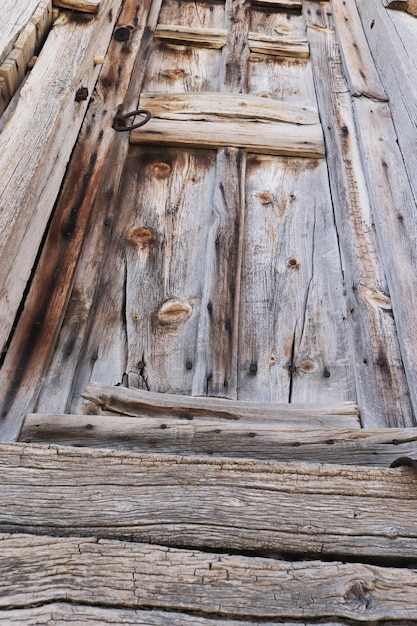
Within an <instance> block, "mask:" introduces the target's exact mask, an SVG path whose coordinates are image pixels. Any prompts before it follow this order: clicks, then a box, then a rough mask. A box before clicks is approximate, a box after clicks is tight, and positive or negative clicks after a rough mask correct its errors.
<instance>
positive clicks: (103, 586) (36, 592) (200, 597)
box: [0, 534, 417, 626]
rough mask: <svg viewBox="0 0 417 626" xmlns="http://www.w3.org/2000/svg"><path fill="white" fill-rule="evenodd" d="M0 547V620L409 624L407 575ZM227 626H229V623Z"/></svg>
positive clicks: (56, 540) (144, 551) (133, 548)
mask: <svg viewBox="0 0 417 626" xmlns="http://www.w3.org/2000/svg"><path fill="white" fill-rule="evenodd" d="M0 541H1V547H2V550H1V557H0V559H1V563H2V566H3V569H4V571H7V573H8V575H7V576H3V577H2V578H1V580H0V590H1V595H0V618H1V617H2V614H3V615H7V613H6V611H7V612H8V613H9V614H10V611H11V610H12V609H14V608H16V609H17V608H18V609H20V611H22V613H21V614H22V615H23V610H26V611H28V610H32V611H33V610H34V609H33V608H32V607H33V605H34V604H35V605H43V606H42V607H39V608H38V609H36V610H37V611H39V612H41V611H42V612H44V611H45V609H46V610H49V611H51V610H54V609H55V611H59V610H60V609H61V607H62V604H61V603H60V604H59V605H58V606H59V607H60V609H58V608H57V606H55V607H54V605H53V604H52V603H55V602H57V601H62V598H65V599H66V601H67V602H68V603H70V604H71V607H74V609H75V610H74V613H72V615H71V621H72V620H75V619H76V616H77V615H80V614H81V615H82V614H83V613H84V615H85V614H87V615H88V614H89V615H90V616H91V614H92V613H91V611H93V610H94V611H95V610H97V616H102V615H103V613H104V608H103V607H105V606H110V607H111V606H117V610H118V611H122V610H124V609H128V610H135V609H142V608H146V609H147V610H148V616H147V619H146V622H142V621H140V620H141V618H142V614H141V613H139V614H138V621H136V620H135V621H134V623H135V624H138V623H139V624H141V623H146V624H147V625H149V626H150V625H152V624H154V625H156V626H158V625H159V624H168V623H169V624H174V625H175V624H180V623H184V624H193V625H194V624H195V625H196V626H200V625H201V626H206V624H207V623H208V622H206V619H205V618H208V617H209V618H211V619H210V622H209V623H212V624H216V625H218V626H223V621H218V620H223V619H226V618H231V619H234V620H236V619H243V620H261V621H262V623H264V622H265V620H267V619H268V620H274V622H273V623H276V622H275V620H279V621H280V623H281V620H282V619H285V620H289V622H290V621H291V620H293V619H296V620H303V622H302V623H303V624H304V625H305V624H306V623H307V624H308V620H314V619H320V618H322V619H326V618H327V619H328V620H332V624H335V621H334V620H337V621H338V620H341V619H349V620H352V621H354V622H355V623H365V622H366V623H368V624H369V623H370V622H371V621H372V622H374V621H376V620H378V621H379V620H383V621H384V623H385V622H386V620H393V621H394V622H396V621H401V620H403V622H402V623H407V624H410V623H411V621H412V622H414V621H415V620H416V619H417V598H416V593H415V589H416V586H417V573H416V571H415V570H412V569H405V568H398V569H394V568H388V567H377V566H372V565H362V564H358V563H341V562H332V563H323V562H321V561H298V562H290V561H281V560H278V559H266V558H260V557H258V558H250V557H247V556H239V555H228V554H216V553H210V554H208V553H205V552H200V551H197V550H176V549H173V548H167V547H162V546H157V545H154V546H151V545H147V544H135V543H131V542H119V541H106V540H102V539H100V540H97V539H95V538H89V539H80V538H75V537H71V538H68V539H65V538H61V537H39V536H30V535H23V534H16V535H3V536H1V537H0ZM45 605H46V607H45ZM79 605H83V606H82V607H81V606H79ZM96 607H97V608H96ZM152 609H156V611H158V612H162V611H167V612H171V611H172V612H174V613H177V617H174V621H171V620H170V615H169V613H168V614H166V613H165V620H164V619H163V617H162V616H161V614H160V613H159V616H158V614H157V613H156V614H154V613H153V610H152ZM61 610H62V609H61ZM107 610H108V611H109V614H111V613H110V612H111V611H115V609H107ZM88 612H89V613H88ZM181 613H182V614H184V613H189V614H190V615H189V618H186V619H185V620H184V622H179V621H178V620H179V618H180V617H181ZM196 613H197V615H195V614H196ZM113 614H116V615H117V613H113ZM58 615H59V613H58ZM119 615H120V613H119ZM153 615H154V616H155V621H154V620H153V617H152V616H153ZM158 617H159V618H160V619H161V620H162V621H158ZM191 618H192V619H191ZM213 620H214V621H213ZM289 622H286V623H287V625H289ZM21 623H23V622H21ZM25 623H27V622H25ZM38 623H40V622H38ZM60 623H61V622H60ZM77 623H80V621H78V620H77ZM81 623H82V622H81ZM89 623H91V622H89ZM100 623H103V622H101V621H100ZM104 623H106V622H104ZM115 623H116V622H115ZM117 623H121V622H117ZM123 623H129V622H125V621H124V620H123ZM252 623H253V622H252ZM268 623H269V622H268ZM320 623H322V622H321V621H320ZM390 623H391V622H390ZM227 624H230V625H231V626H236V622H234V621H232V622H227ZM239 624H241V625H242V626H246V624H247V622H241V621H239ZM270 626H272V624H270ZM328 626H330V625H328Z"/></svg>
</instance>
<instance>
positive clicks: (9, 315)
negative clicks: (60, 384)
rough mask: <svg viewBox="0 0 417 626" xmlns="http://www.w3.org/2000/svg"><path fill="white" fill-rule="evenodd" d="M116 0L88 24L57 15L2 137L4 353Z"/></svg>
mask: <svg viewBox="0 0 417 626" xmlns="http://www.w3.org/2000/svg"><path fill="white" fill-rule="evenodd" d="M119 4H120V2H119V0H107V1H106V4H105V5H104V6H103V10H102V12H101V13H100V14H99V15H98V16H97V17H95V18H91V19H89V20H88V21H87V22H85V21H83V22H80V21H79V20H78V21H77V20H74V19H73V18H72V17H71V15H64V16H62V17H61V18H60V19H59V20H57V22H56V23H55V26H54V29H53V30H52V31H51V33H50V35H49V37H48V40H47V42H46V43H45V45H44V47H43V49H42V53H41V58H42V61H41V60H40V61H39V62H38V63H37V64H36V65H35V67H34V68H33V70H32V72H31V74H30V76H29V78H28V80H27V82H26V83H25V86H24V89H23V90H22V92H21V94H20V98H19V102H18V105H17V108H16V111H15V115H14V116H13V118H12V120H10V121H9V123H8V124H7V126H6V128H5V129H4V131H3V132H2V134H1V138H0V145H1V152H0V169H1V171H2V178H1V182H0V225H1V234H0V256H1V259H2V263H1V272H0V292H1V294H2V296H1V308H2V315H1V319H0V347H1V349H2V350H3V349H4V346H5V345H6V342H7V340H8V337H9V333H10V331H11V328H12V325H13V322H14V319H15V316H16V311H17V309H18V307H19V304H20V301H21V298H22V295H23V293H24V290H25V288H26V284H27V280H28V278H29V276H30V273H31V270H32V267H33V263H34V261H35V259H36V256H37V254H38V248H39V245H40V243H41V240H42V237H43V234H44V231H45V228H46V226H47V223H48V220H49V217H50V214H51V211H52V208H53V205H54V202H55V199H56V197H57V195H58V192H59V188H60V184H61V180H62V177H63V175H64V172H65V168H66V165H67V162H68V159H69V157H70V154H71V151H72V148H73V145H74V143H75V141H76V138H77V136H78V133H79V130H80V127H81V123H82V120H83V117H84V114H85V110H86V106H87V103H86V102H82V101H77V99H76V92H77V90H78V89H79V88H81V87H85V88H86V89H87V90H88V93H91V91H92V89H93V87H94V85H95V82H96V80H97V76H98V72H99V69H98V68H97V66H94V63H93V57H94V55H95V54H97V53H99V52H100V51H101V52H102V53H103V54H104V52H105V50H106V49H107V46H108V43H109V40H110V37H111V33H112V29H113V26H114V23H115V20H116V15H117V10H116V8H118V7H119ZM111 9H113V10H112V11H111ZM109 15H110V17H111V18H112V19H111V20H110V19H109V17H108V16H109ZM45 93H48V98H47V99H45ZM16 145H18V146H20V149H19V150H16Z"/></svg>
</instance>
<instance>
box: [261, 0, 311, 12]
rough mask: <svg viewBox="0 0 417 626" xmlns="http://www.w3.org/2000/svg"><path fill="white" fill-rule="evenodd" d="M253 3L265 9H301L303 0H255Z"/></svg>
mask: <svg viewBox="0 0 417 626" xmlns="http://www.w3.org/2000/svg"><path fill="white" fill-rule="evenodd" d="M252 4H254V5H255V6H260V7H262V8H264V9H272V8H274V9H279V10H280V9H290V10H291V9H293V10H294V9H295V10H297V11H301V9H302V6H303V4H302V0H253V2H252Z"/></svg>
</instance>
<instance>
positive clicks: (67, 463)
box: [0, 443, 417, 563]
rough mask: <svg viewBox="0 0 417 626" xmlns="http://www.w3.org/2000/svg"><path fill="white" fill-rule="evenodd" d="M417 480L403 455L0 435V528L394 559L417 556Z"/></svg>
mask: <svg viewBox="0 0 417 626" xmlns="http://www.w3.org/2000/svg"><path fill="white" fill-rule="evenodd" d="M416 487H417V474H416V472H415V470H413V469H412V468H403V467H400V468H398V469H382V468H369V467H350V466H345V465H315V464H309V463H278V462H273V461H254V460H248V459H225V458H218V459H215V458H211V459H207V457H191V456H173V455H151V454H147V455H135V454H133V455H132V454H130V453H127V452H118V451H114V450H112V451H106V450H98V449H92V448H68V447H58V446H49V447H46V446H42V445H39V446H38V445H35V444H20V443H14V444H3V445H2V446H1V456H0V497H1V502H2V510H3V513H2V516H1V520H0V529H1V530H2V531H4V532H12V531H13V532H36V533H40V534H60V535H83V536H89V535H91V534H93V535H94V536H99V537H108V538H109V537H110V538H118V539H129V540H135V541H145V542H146V541H149V542H151V543H161V544H164V545H175V546H179V547H181V546H195V547H199V548H208V547H209V548H218V549H222V550H254V551H262V552H264V553H271V552H272V553H277V552H278V553H285V554H305V555H327V556H329V555H333V556H335V555H340V557H341V556H342V555H343V556H351V557H353V556H355V557H356V558H373V559H381V558H384V559H392V560H396V561H395V562H397V563H398V559H406V560H407V559H411V560H415V559H416V557H417V531H416V525H415V507H416V500H417V489H416ZM57 494H59V497H57ZM336 496H337V497H336ZM184 503H186V506H185V505H184Z"/></svg>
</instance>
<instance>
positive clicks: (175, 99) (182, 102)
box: [140, 92, 320, 125]
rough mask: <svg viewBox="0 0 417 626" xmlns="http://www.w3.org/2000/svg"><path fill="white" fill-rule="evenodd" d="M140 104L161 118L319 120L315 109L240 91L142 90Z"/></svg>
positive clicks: (297, 122) (309, 121) (296, 122)
mask: <svg viewBox="0 0 417 626" xmlns="http://www.w3.org/2000/svg"><path fill="white" fill-rule="evenodd" d="M140 106H141V107H143V108H144V109H148V110H149V111H150V112H151V114H152V116H153V117H158V118H160V119H165V120H178V121H181V120H183V121H188V120H205V121H215V120H216V119H217V120H218V119H221V118H225V119H228V120H229V121H230V119H231V118H234V119H238V120H258V121H261V122H288V123H289V124H300V125H305V124H307V125H312V124H319V123H320V120H319V116H318V112H317V109H314V108H313V107H306V106H297V105H292V106H291V105H288V104H286V103H284V102H280V101H278V100H273V99H271V98H260V97H258V96H254V95H249V94H242V93H225V92H218V93H213V92H212V93H173V94H161V93H142V94H141V97H140Z"/></svg>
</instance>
